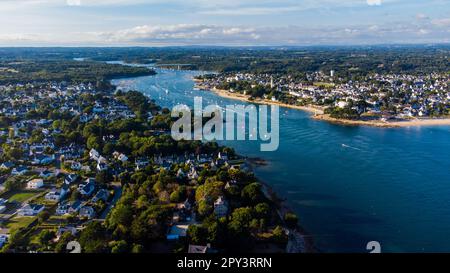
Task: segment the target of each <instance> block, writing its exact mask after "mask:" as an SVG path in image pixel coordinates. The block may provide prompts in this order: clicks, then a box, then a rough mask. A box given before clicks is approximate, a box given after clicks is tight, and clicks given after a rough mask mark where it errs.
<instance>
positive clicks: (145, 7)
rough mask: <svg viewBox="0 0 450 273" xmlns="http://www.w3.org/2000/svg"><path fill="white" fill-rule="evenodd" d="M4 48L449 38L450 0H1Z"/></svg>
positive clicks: (1, 42) (434, 40) (444, 40)
mask: <svg viewBox="0 0 450 273" xmlns="http://www.w3.org/2000/svg"><path fill="white" fill-rule="evenodd" d="M0 14H1V16H0V45H3V46H39V45H43V46H49V45H54V46H106V45H108V46H126V45H137V46H163V45H346V44H380V43H449V42H450V0H0Z"/></svg>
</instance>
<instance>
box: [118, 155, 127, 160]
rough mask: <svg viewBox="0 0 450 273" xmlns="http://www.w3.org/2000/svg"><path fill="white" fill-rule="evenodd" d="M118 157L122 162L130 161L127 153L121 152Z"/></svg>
mask: <svg viewBox="0 0 450 273" xmlns="http://www.w3.org/2000/svg"><path fill="white" fill-rule="evenodd" d="M117 159H118V160H120V161H122V162H127V161H128V157H127V156H126V155H124V154H120V155H119V157H118V158H117Z"/></svg>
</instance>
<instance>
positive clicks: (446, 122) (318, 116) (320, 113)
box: [195, 80, 450, 128]
mask: <svg viewBox="0 0 450 273" xmlns="http://www.w3.org/2000/svg"><path fill="white" fill-rule="evenodd" d="M195 82H196V83H197V88H199V89H201V90H205V91H211V92H214V93H215V94H217V95H218V96H220V97H224V98H228V99H233V100H240V101H245V102H250V103H256V104H267V105H278V106H280V107H286V108H292V109H297V110H302V111H307V112H310V113H313V114H314V115H313V116H312V118H313V119H315V120H322V121H326V122H331V123H335V124H340V125H347V126H371V127H383V128H400V127H416V126H450V118H448V117H446V118H412V119H408V120H406V119H405V120H394V121H382V120H349V119H337V118H332V117H330V115H327V114H324V108H323V107H320V106H313V105H309V106H298V105H291V104H286V103H281V102H278V101H272V100H267V99H255V100H250V99H249V96H246V95H243V94H240V93H232V92H230V91H228V90H221V89H216V88H213V89H209V88H207V87H204V86H202V85H201V81H199V80H195Z"/></svg>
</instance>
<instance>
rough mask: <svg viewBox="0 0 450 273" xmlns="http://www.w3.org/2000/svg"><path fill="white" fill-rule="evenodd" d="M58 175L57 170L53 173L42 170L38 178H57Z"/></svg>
mask: <svg viewBox="0 0 450 273" xmlns="http://www.w3.org/2000/svg"><path fill="white" fill-rule="evenodd" d="M58 174H59V171H58V170H55V171H50V170H44V171H42V172H41V173H40V174H39V176H40V177H42V178H47V179H48V178H50V177H55V176H58Z"/></svg>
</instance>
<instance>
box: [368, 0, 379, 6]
mask: <svg viewBox="0 0 450 273" xmlns="http://www.w3.org/2000/svg"><path fill="white" fill-rule="evenodd" d="M381 4H382V0H367V5H369V6H381Z"/></svg>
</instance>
